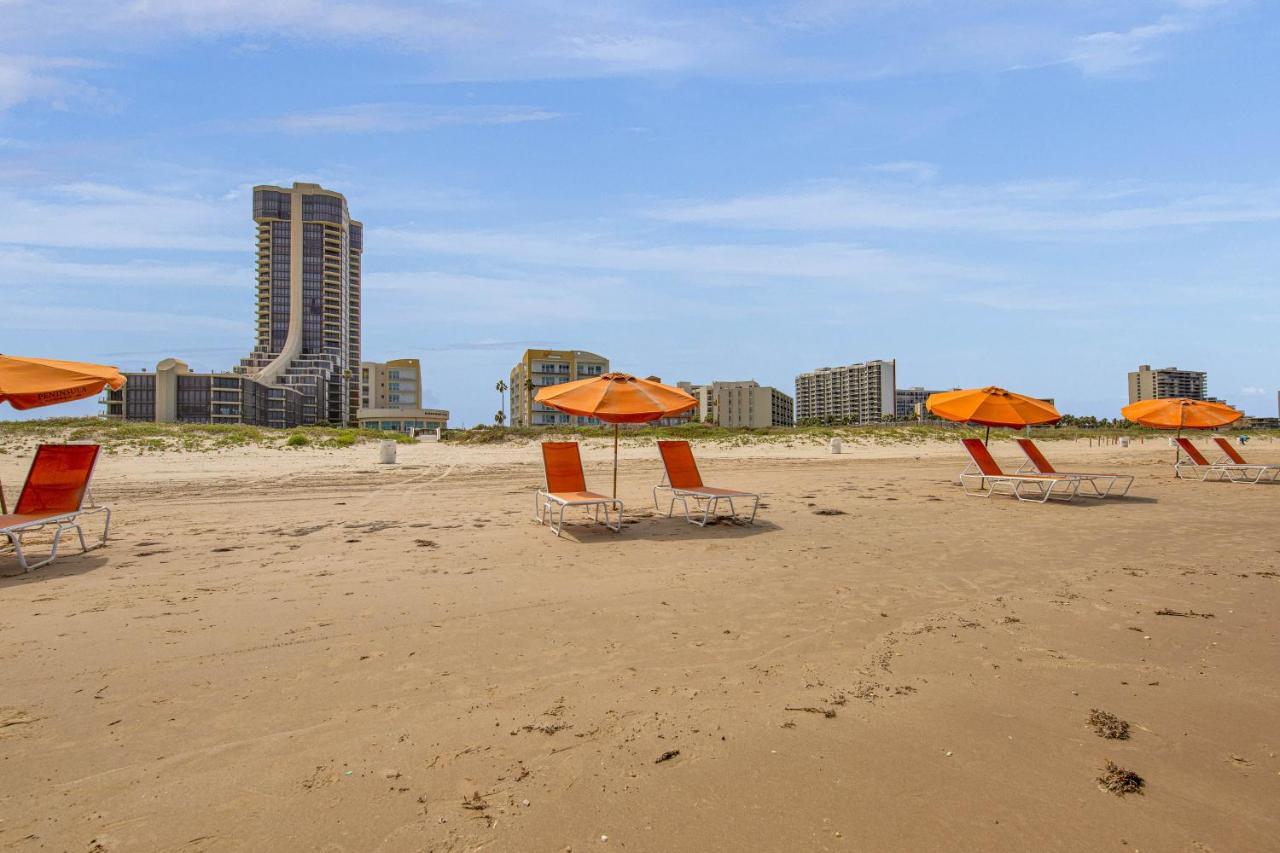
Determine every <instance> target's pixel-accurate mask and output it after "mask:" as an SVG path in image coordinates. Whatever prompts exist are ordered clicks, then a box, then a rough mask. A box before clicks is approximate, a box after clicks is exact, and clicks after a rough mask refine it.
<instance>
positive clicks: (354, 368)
mask: <svg viewBox="0 0 1280 853" xmlns="http://www.w3.org/2000/svg"><path fill="white" fill-rule="evenodd" d="M253 219H254V222H256V223H257V261H258V276H257V278H258V280H257V291H258V310H257V343H256V345H255V346H254V349H253V352H252V353H251V354H250V355H249V357H248V358H245V359H243V360H242V361H241V362H240V364H239V365H238V366H236V367H235V368H234V370H233V371H232V372H231V373H193V372H192V371H191V370H190V368H189V367H188V366H187V364H186V363H185V362H183V361H181V360H179V359H176V358H167V359H164V360H163V361H161V362H160V363H159V364H158V365H157V366H156V371H155V373H148V372H145V371H140V372H137V373H128V374H126V376H127V377H128V382H127V383H126V384H125V386H124V388H122V389H121V390H119V391H109V392H108V393H107V394H106V396H105V398H104V402H105V404H106V408H107V416H108V417H111V418H120V419H124V420H141V421H186V422H190V423H245V424H254V425H257V426H270V427H278V428H291V427H295V426H301V425H306V424H318V423H329V424H333V425H342V426H345V425H348V424H350V425H354V424H355V423H356V413H357V411H358V410H359V408H360V255H361V253H362V252H363V250H364V229H363V228H362V226H361V225H360V223H359V222H357V221H355V220H354V219H352V218H351V217H350V215H349V214H348V212H347V200H346V199H345V198H343V197H342V195H341V194H340V193H336V192H333V191H332V190H327V189H325V188H323V187H321V186H320V185H318V184H301V183H295V184H294V185H293V186H292V187H291V188H288V189H286V188H284V187H274V186H258V187H254V190H253Z"/></svg>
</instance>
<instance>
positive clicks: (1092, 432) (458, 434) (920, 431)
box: [444, 423, 1280, 446]
mask: <svg viewBox="0 0 1280 853" xmlns="http://www.w3.org/2000/svg"><path fill="white" fill-rule="evenodd" d="M1272 433H1276V434H1280V433H1278V432H1277V431H1275V430H1269V431H1255V432H1253V433H1252V434H1254V435H1260V434H1272ZM621 434H622V437H623V439H625V440H627V441H641V442H644V441H657V440H659V439H685V440H688V441H698V442H712V443H717V444H725V445H731V446H732V445H749V444H826V443H828V442H829V441H830V440H831V439H832V438H839V439H840V440H841V441H843V442H848V443H852V444H859V443H861V444H867V443H870V444H922V443H925V442H929V441H959V440H960V439H962V438H982V437H983V436H984V435H985V434H986V429H985V428H984V427H970V426H963V425H958V424H956V425H949V424H945V425H944V424H919V423H884V424H870V425H866V426H801V427H769V428H767V429H731V428H727V427H719V426H715V425H714V424H702V423H691V424H684V425H682V426H648V425H639V426H632V425H624V426H623V427H622V430H621ZM1025 434H1026V433H1024V432H1022V431H1014V430H1007V429H993V430H991V440H992V441H1010V440H1012V439H1013V438H1016V437H1019V436H1022V435H1025ZM1167 435H1168V434H1167V433H1161V432H1159V431H1158V430H1151V429H1144V428H1142V427H1138V426H1133V427H1101V428H1085V427H1035V428H1033V429H1032V430H1031V437H1032V438H1034V439H1035V440H1037V441H1064V440H1065V441H1075V440H1078V439H1092V440H1094V441H1101V442H1114V441H1116V440H1117V439H1119V438H1121V437H1128V438H1129V439H1130V440H1133V441H1138V440H1143V441H1151V440H1157V441H1158V440H1161V439H1163V438H1165V437H1167ZM612 438H613V427H611V426H598V427H576V426H554V427H494V426H478V427H474V428H472V429H467V430H447V431H446V432H445V434H444V440H445V441H447V442H451V443H454V444H464V445H486V444H505V443H527V442H533V441H553V440H556V439H565V440H584V439H612Z"/></svg>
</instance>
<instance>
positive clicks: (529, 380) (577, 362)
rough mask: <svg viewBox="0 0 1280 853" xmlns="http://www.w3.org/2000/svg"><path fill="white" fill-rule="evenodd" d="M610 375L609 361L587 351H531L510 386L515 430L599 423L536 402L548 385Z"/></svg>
mask: <svg viewBox="0 0 1280 853" xmlns="http://www.w3.org/2000/svg"><path fill="white" fill-rule="evenodd" d="M608 372H609V359H607V358H605V357H604V356H602V355H596V354H595V353H593V352H587V351H585V350H576V349H571V350H570V349H566V350H551V349H531V350H525V352H524V355H523V356H522V357H521V359H520V361H519V362H518V363H517V364H516V366H515V367H513V368H511V376H510V379H509V381H508V383H507V385H508V388H509V393H510V395H511V397H510V399H511V413H510V414H511V418H510V424H511V426H513V427H527V426H555V425H569V424H572V425H577V426H585V425H588V424H598V423H599V421H598V420H596V419H595V418H583V417H576V416H571V415H566V414H564V413H563V412H557V411H556V410H555V409H553V408H551V407H550V406H544V405H542V404H541V403H536V402H534V399H533V398H534V397H535V396H537V393H538V389H539V388H541V387H543V386H544V385H559V384H562V383H564V382H575V381H577V380H579V379H589V378H591V377H593V376H603V375H604V374H606V373H608Z"/></svg>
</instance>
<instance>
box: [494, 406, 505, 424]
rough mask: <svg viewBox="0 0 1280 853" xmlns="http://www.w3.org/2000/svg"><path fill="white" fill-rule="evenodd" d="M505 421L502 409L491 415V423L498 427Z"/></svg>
mask: <svg viewBox="0 0 1280 853" xmlns="http://www.w3.org/2000/svg"><path fill="white" fill-rule="evenodd" d="M506 419H507V413H506V412H504V411H502V409H498V411H496V412H494V413H493V422H494V423H495V424H497V425H498V426H502V424H503V422H504V421H506Z"/></svg>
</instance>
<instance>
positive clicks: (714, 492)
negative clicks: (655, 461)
mask: <svg viewBox="0 0 1280 853" xmlns="http://www.w3.org/2000/svg"><path fill="white" fill-rule="evenodd" d="M661 443H662V444H672V445H677V444H683V445H684V446H685V447H686V448H688V447H689V443H688V442H679V441H673V442H661ZM689 454H690V457H691V458H692V455H693V450H692V449H691V448H690V449H689ZM693 464H694V468H695V469H696V468H697V461H696V460H694V463H693ZM662 465H663V472H662V482H660V483H658V485H656V486H654V487H653V508H654V509H655V510H657V511H658V512H662V506H661V504H660V503H659V499H658V492H661V491H665V492H668V493H669V496H670V498H671V500H670V503H669V504H668V505H667V518H670V517H671V516H672V515H674V514H675V508H676V501H679V502H680V505H681V506H682V507H683V508H684V519H685V521H687V522H689V523H690V524H696V525H697V526H698V527H706V526H707V524H708V523H710V521H711V520H712V519H713V518H719V517H720V513H719V509H720V501H725V502H727V503H728V504H729V514H728V515H727V516H725V517H726V518H737V517H738V509H737V507H736V506H735V505H734V503H733V501H734V498H738V499H743V498H750V499H751V501H752V504H751V515H750V517H748V518H747V519H746V523H747V524H755V523H756V515H757V514H758V513H759V512H760V495H759V494H757V493H755V492H743V491H739V490H737V489H716V488H711V487H709V486H702V487H693V486H684V487H680V488H676V487H674V486H672V485H671V472H670V471H668V470H666V465H667V461H666V457H665V456H664V457H663V459H662ZM698 480H699V482H701V480H702V475H701V474H700V473H699V474H698ZM690 500H692V501H693V511H692V512H690V510H689V501H690ZM698 514H701V516H702V518H701V520H699V519H698V518H697V516H698Z"/></svg>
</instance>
